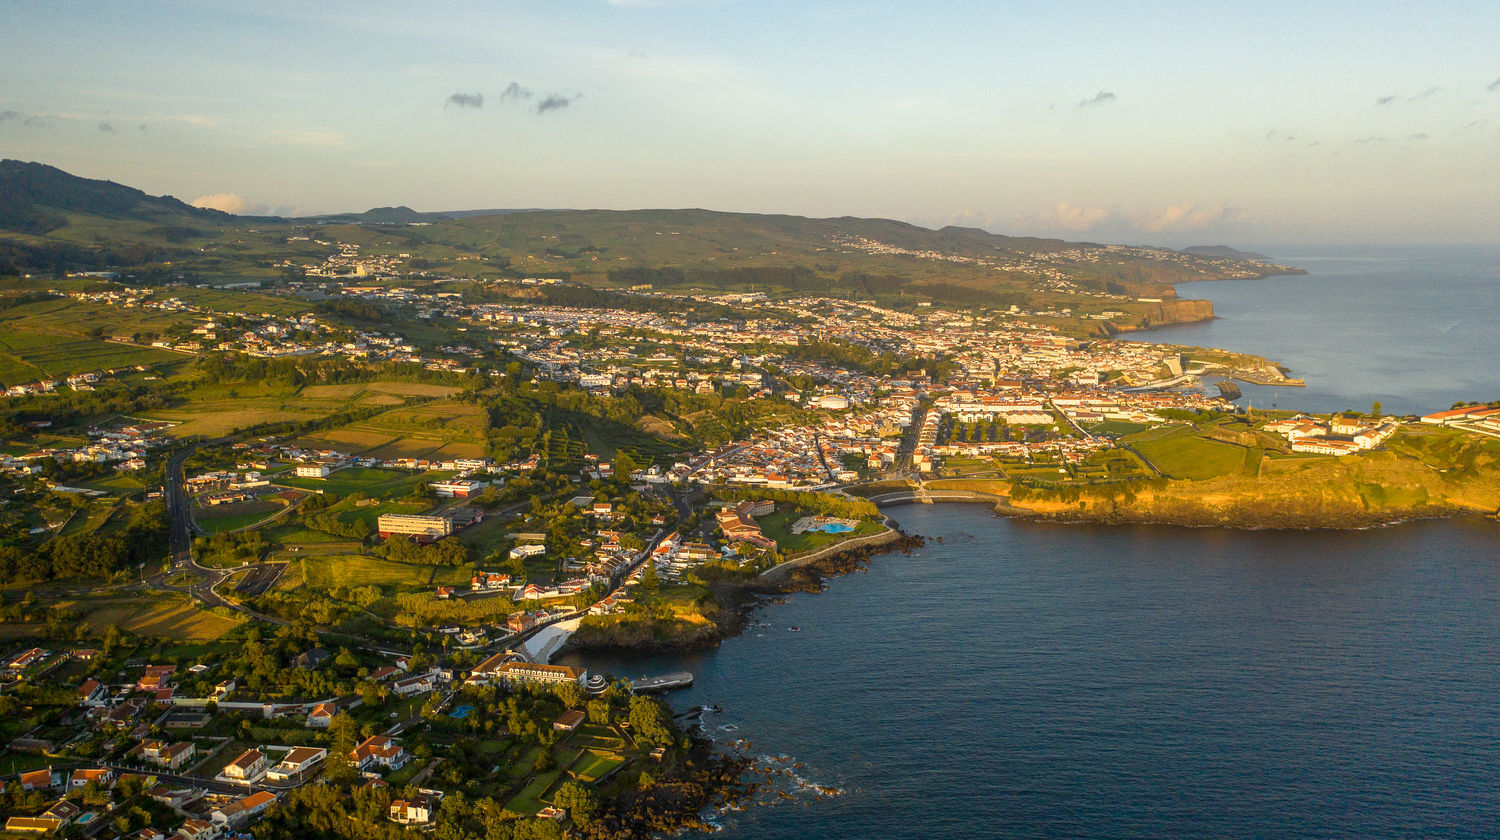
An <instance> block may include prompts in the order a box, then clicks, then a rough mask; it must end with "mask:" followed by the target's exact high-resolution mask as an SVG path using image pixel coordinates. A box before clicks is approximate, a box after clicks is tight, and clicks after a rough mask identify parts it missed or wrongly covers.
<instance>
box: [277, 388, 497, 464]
mask: <svg viewBox="0 0 1500 840" xmlns="http://www.w3.org/2000/svg"><path fill="white" fill-rule="evenodd" d="M387 384H389V385H391V386H396V385H406V383H387ZM327 387H336V388H337V387H346V386H327ZM408 387H409V388H427V389H433V388H443V387H446V386H421V385H415V384H413V385H410V386H408ZM392 393H393V392H392V391H391V390H386V391H382V392H379V394H377V396H381V395H383V396H387V397H389V396H391V395H392ZM411 395H412V396H425V395H420V394H411ZM352 398H354V399H370V398H371V396H370V395H369V394H364V393H361V394H355V395H354V396H353V397H352ZM298 443H299V444H300V445H302V446H307V447H310V448H319V449H321V448H327V449H338V450H341V451H344V452H351V453H352V454H356V455H362V456H365V457H369V458H379V459H381V460H390V459H394V458H419V459H429V460H440V459H443V460H445V459H451V458H479V457H482V456H483V455H484V454H485V418H484V409H482V408H481V407H480V406H477V405H469V404H465V403H456V402H448V401H438V402H430V403H423V404H420V405H414V406H405V407H401V408H395V409H392V410H390V411H386V412H382V413H380V414H377V415H375V416H374V417H370V418H367V419H364V420H359V421H357V422H354V423H350V424H348V425H346V426H341V427H339V428H337V429H329V430H327V431H322V432H319V433H318V434H316V435H309V436H306V437H304V438H301V439H300V440H299V441H298Z"/></svg>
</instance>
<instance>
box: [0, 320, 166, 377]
mask: <svg viewBox="0 0 1500 840" xmlns="http://www.w3.org/2000/svg"><path fill="white" fill-rule="evenodd" d="M182 358H183V356H182V355H181V354H179V353H173V352H170V351H167V350H158V349H156V348H154V347H142V346H138V345H134V344H120V343H116V342H112V341H102V340H97V339H92V338H81V337H71V336H69V335H67V334H63V333H58V332H41V331H30V330H18V329H15V328H13V327H10V326H4V327H0V384H3V385H6V386H10V385H18V384H22V383H26V382H34V381H36V380H38V379H60V378H64V377H67V376H70V375H72V374H75V373H85V372H89V371H106V370H117V369H120V368H129V367H134V366H136V365H156V364H161V363H164V362H175V361H180V360H181V359H182Z"/></svg>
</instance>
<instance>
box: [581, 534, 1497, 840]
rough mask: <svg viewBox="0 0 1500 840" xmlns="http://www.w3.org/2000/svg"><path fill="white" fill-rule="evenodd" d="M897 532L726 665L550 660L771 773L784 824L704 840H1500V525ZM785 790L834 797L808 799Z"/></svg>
mask: <svg viewBox="0 0 1500 840" xmlns="http://www.w3.org/2000/svg"><path fill="white" fill-rule="evenodd" d="M890 512H891V513H892V514H893V516H894V517H895V518H896V519H897V520H898V521H899V522H900V523H901V524H902V525H903V526H904V527H905V528H906V529H907V530H908V531H911V532H915V533H920V534H923V535H925V536H927V537H928V543H927V545H926V546H925V547H924V548H922V549H919V550H917V551H914V552H913V553H912V554H910V555H902V554H888V555H882V556H878V557H876V558H875V559H874V561H873V563H872V565H871V567H870V569H869V570H868V571H867V572H864V573H857V574H853V575H849V576H846V577H842V578H838V579H834V580H832V581H831V582H830V586H829V588H828V590H827V591H826V592H823V593H820V594H797V595H793V596H791V597H790V598H788V600H787V601H786V603H783V604H777V605H768V606H765V607H762V608H761V609H760V610H759V611H758V612H757V614H756V615H757V618H758V620H760V621H762V622H765V624H766V626H752V627H751V628H750V629H749V630H747V631H746V632H745V633H744V634H742V635H741V636H739V637H736V638H733V639H729V640H726V641H725V643H724V644H723V646H722V647H721V648H720V649H718V650H717V651H713V652H708V653H700V654H692V655H684V656H666V657H661V656H658V657H645V658H641V657H624V658H618V657H617V658H608V657H597V656H580V655H577V654H573V655H570V657H569V658H568V659H567V660H565V661H570V662H572V663H574V664H582V665H586V666H587V667H589V668H591V669H592V670H605V671H611V672H613V673H615V674H618V675H621V676H639V675H642V674H646V673H651V674H656V673H662V672H665V671H669V670H676V669H687V670H691V671H692V672H693V673H694V674H695V675H696V677H697V680H696V682H695V684H694V686H693V687H692V688H691V689H689V690H686V691H682V692H677V693H674V694H673V695H672V696H671V698H670V699H671V702H672V703H673V705H674V706H676V707H677V708H679V709H687V708H689V707H691V706H696V705H700V704H708V703H718V704H722V706H723V708H724V712H723V713H722V714H720V715H708V716H707V718H706V720H707V721H708V724H709V727H710V729H711V730H712V731H713V732H714V733H715V734H716V736H717V737H719V738H721V739H726V740H727V739H733V738H740V737H743V738H747V739H748V740H749V741H750V742H751V743H752V744H753V752H754V753H756V754H762V755H769V756H776V755H784V756H788V757H789V758H788V759H787V760H786V761H783V762H774V761H773V762H770V764H769V766H771V767H772V768H773V769H774V770H776V771H777V772H778V778H781V779H782V780H783V783H782V787H783V789H786V790H788V793H787V796H788V797H790V798H783V797H780V796H775V797H772V798H771V804H768V805H764V806H761V807H753V808H751V809H749V810H748V811H745V812H743V813H737V814H729V815H727V816H726V817H725V818H724V820H723V822H724V826H725V830H724V832H723V834H722V835H721V836H723V837H725V838H765V839H766V840H774V838H805V837H851V838H853V837H890V838H907V837H910V838H916V837H923V838H926V837H930V836H933V835H934V834H936V835H939V836H945V837H957V838H970V837H973V838H978V837H997V836H1002V837H1183V838H1187V837H1289V836H1298V837H1351V838H1352V837H1360V838H1380V837H1393V838H1394V837H1414V836H1422V837H1483V836H1494V834H1495V832H1496V828H1497V825H1500V823H1497V819H1500V817H1497V815H1500V785H1497V778H1496V770H1495V768H1496V766H1497V759H1500V646H1497V645H1496V643H1495V640H1496V639H1497V638H1500V551H1497V545H1500V539H1497V538H1500V524H1497V523H1494V522H1491V521H1485V520H1462V521H1460V520H1448V521H1428V522H1418V523H1411V524H1407V525H1403V526H1399V527H1394V528H1387V529H1380V530H1372V531H1344V532H1336V531H1328V532H1274V531H1259V532H1256V531H1228V530H1213V529H1182V528H1170V527H1159V526H1152V527H1148V526H1141V527H1090V526H1056V525H1044V524H1036V523H1028V522H1022V521H1017V520H1011V519H1005V518H1001V517H998V516H996V515H995V514H993V513H992V512H990V511H989V510H988V509H986V508H983V507H979V506H970V505H938V506H910V507H901V508H893V509H891V511H890ZM938 538H941V542H939V539H938ZM794 627H795V628H797V629H796V630H795V631H794V630H793V629H792V628H794ZM726 727H727V728H726ZM794 765H800V766H794ZM788 770H789V771H790V772H792V773H794V774H796V775H797V776H800V777H802V778H804V779H806V780H807V781H808V782H810V783H813V784H818V785H826V786H834V787H837V788H840V789H843V790H844V791H845V792H844V793H843V794H842V795H839V796H835V797H832V798H827V797H819V796H817V795H816V794H815V793H813V792H810V791H808V790H806V789H800V788H798V787H797V786H796V785H789V783H788V778H789V777H787V776H785V775H781V771H788Z"/></svg>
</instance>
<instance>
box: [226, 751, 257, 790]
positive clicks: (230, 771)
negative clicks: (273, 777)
mask: <svg viewBox="0 0 1500 840" xmlns="http://www.w3.org/2000/svg"><path fill="white" fill-rule="evenodd" d="M267 764H269V761H268V760H267V759H266V754H265V753H263V752H261V751H260V750H257V749H254V748H251V749H248V750H245V751H244V752H242V753H240V754H239V756H238V757H237V758H235V760H234V761H231V762H229V763H228V764H226V765H224V770H223V772H221V773H220V774H219V776H220V777H222V778H223V780H224V781H229V782H243V783H245V784H250V783H252V782H258V781H260V780H261V778H262V777H264V776H265V775H266V765H267Z"/></svg>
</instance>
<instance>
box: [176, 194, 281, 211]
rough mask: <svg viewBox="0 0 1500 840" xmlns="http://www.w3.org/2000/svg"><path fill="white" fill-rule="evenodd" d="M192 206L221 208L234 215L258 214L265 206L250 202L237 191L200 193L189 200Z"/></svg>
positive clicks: (210, 208)
mask: <svg viewBox="0 0 1500 840" xmlns="http://www.w3.org/2000/svg"><path fill="white" fill-rule="evenodd" d="M189 203H190V204H192V205H193V206H194V207H203V208H206V209H208V210H222V211H224V212H225V213H232V214H234V215H236V216H238V215H240V214H242V213H251V214H258V213H263V212H265V207H264V206H262V205H259V204H251V203H250V202H249V201H247V200H246V199H245V197H244V196H242V195H240V194H238V193H213V194H212V195H200V196H198V197H197V198H195V199H193V200H192V201H191V202H189Z"/></svg>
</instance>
